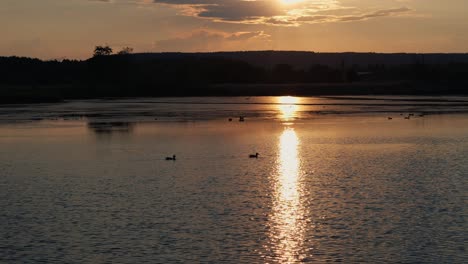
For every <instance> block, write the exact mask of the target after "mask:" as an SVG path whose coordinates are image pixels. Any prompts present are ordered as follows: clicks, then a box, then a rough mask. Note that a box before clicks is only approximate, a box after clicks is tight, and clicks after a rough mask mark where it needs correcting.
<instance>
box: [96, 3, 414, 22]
mask: <svg viewBox="0 0 468 264" xmlns="http://www.w3.org/2000/svg"><path fill="white" fill-rule="evenodd" d="M93 1H100V2H114V3H129V2H133V3H138V4H146V5H148V4H159V5H165V6H169V7H173V8H177V9H179V10H181V14H182V15H185V16H192V17H196V18H200V19H207V20H210V21H213V22H223V23H239V24H258V25H265V24H266V25H273V26H299V25H302V24H312V23H331V22H352V21H362V20H368V19H373V18H378V17H391V16H397V15H399V14H402V13H408V12H409V11H411V10H410V9H409V8H407V7H400V8H387V9H374V10H365V11H364V10H361V9H358V8H356V7H353V6H344V5H343V1H342V0H302V1H292V2H290V3H287V2H286V1H284V0H93Z"/></svg>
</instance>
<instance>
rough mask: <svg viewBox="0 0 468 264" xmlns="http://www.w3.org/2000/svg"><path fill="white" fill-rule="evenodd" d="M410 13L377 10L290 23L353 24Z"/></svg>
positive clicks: (402, 10) (312, 17)
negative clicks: (354, 22)
mask: <svg viewBox="0 0 468 264" xmlns="http://www.w3.org/2000/svg"><path fill="white" fill-rule="evenodd" d="M409 11H411V9H409V8H407V7H401V8H393V9H383V10H377V11H374V12H370V13H363V14H355V15H342V16H336V15H313V16H301V17H298V18H296V19H295V20H293V21H290V23H293V22H297V23H323V22H351V21H360V20H368V19H371V18H376V17H390V16H397V15H400V14H402V13H407V12H409Z"/></svg>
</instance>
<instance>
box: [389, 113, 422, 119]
mask: <svg viewBox="0 0 468 264" xmlns="http://www.w3.org/2000/svg"><path fill="white" fill-rule="evenodd" d="M400 115H401V116H402V115H403V114H400ZM418 116H419V117H424V114H419V115H418ZM411 117H414V114H408V115H407V116H405V119H411ZM392 119H393V117H391V116H389V117H388V120H392Z"/></svg>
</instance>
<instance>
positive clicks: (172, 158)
mask: <svg viewBox="0 0 468 264" xmlns="http://www.w3.org/2000/svg"><path fill="white" fill-rule="evenodd" d="M166 160H176V155H172V157H166Z"/></svg>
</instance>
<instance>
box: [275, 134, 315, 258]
mask: <svg viewBox="0 0 468 264" xmlns="http://www.w3.org/2000/svg"><path fill="white" fill-rule="evenodd" d="M299 143H300V142H299V138H298V137H297V134H296V132H295V130H294V129H293V128H286V129H285V130H284V131H283V133H282V134H281V137H280V140H279V145H278V147H279V155H278V170H277V171H278V173H277V175H276V177H277V178H276V179H274V182H275V186H274V203H273V214H272V216H271V219H270V221H271V222H270V224H271V229H270V236H269V237H270V243H271V244H270V247H271V248H270V250H271V253H272V254H273V255H274V258H275V259H276V260H278V261H279V262H281V263H292V262H298V261H300V260H301V259H302V258H303V256H302V255H301V254H302V253H301V252H302V251H303V242H304V232H305V228H306V226H305V225H306V224H305V222H304V215H305V208H304V206H303V204H302V202H301V193H302V188H301V186H300V181H299V180H300V176H301V172H300V170H301V169H300V158H299V154H298V146H299Z"/></svg>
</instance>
